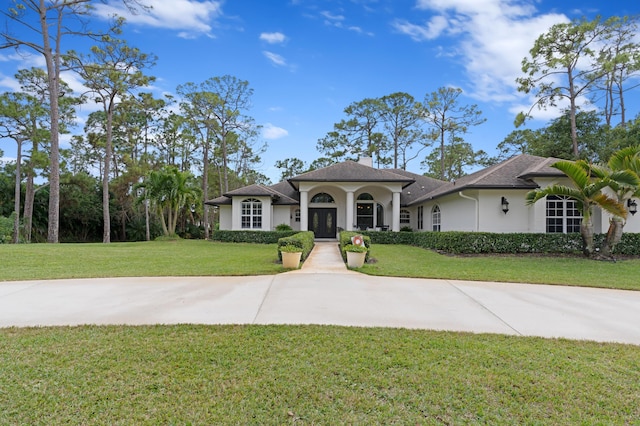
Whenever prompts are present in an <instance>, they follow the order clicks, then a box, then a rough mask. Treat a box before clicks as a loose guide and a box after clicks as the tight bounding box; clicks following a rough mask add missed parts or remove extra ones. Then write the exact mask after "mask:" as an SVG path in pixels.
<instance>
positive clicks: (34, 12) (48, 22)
mask: <svg viewBox="0 0 640 426" xmlns="http://www.w3.org/2000/svg"><path fill="white" fill-rule="evenodd" d="M123 1H124V3H125V4H126V5H127V6H128V7H130V8H132V10H133V9H135V6H136V5H139V4H138V1H137V0H123ZM91 2H92V0H14V1H13V2H12V5H11V6H9V7H8V8H7V9H3V10H2V11H1V13H2V14H3V15H4V16H5V17H6V18H7V19H8V21H9V23H11V24H13V25H15V26H18V27H20V28H22V29H23V30H26V31H25V32H22V33H20V34H21V35H20V36H18V35H16V33H14V32H12V31H11V27H10V26H9V25H7V26H6V27H5V29H3V30H1V31H0V39H2V43H1V44H0V49H6V48H15V49H27V50H31V51H34V52H36V53H37V54H40V55H42V56H43V57H44V61H45V65H46V69H47V79H48V81H47V83H48V94H49V108H50V110H49V114H50V126H51V144H50V147H49V149H50V154H49V224H48V232H47V234H48V235H47V241H48V242H49V243H57V242H58V241H59V235H58V234H59V227H60V143H59V133H60V132H59V108H58V99H59V97H60V70H61V63H62V54H63V52H62V38H63V37H66V36H69V35H74V36H95V35H96V34H95V33H92V32H90V31H87V30H86V28H87V22H86V20H85V18H86V17H87V16H88V15H89V13H90V11H91ZM36 22H37V23H38V24H37V25H36V24H35V23H36Z"/></svg>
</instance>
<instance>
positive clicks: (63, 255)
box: [0, 240, 640, 290]
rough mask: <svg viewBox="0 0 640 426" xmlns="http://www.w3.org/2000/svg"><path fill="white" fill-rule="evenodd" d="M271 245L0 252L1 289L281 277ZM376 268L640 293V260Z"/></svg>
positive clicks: (435, 260) (481, 261)
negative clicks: (77, 281) (123, 280)
mask: <svg viewBox="0 0 640 426" xmlns="http://www.w3.org/2000/svg"><path fill="white" fill-rule="evenodd" d="M277 253H278V252H277V247H276V245H275V244H246V243H220V242H211V241H202V240H178V241H154V242H138V243H112V244H18V245H14V244H0V259H1V260H2V261H1V262H0V281H11V280H31V279H56V278H99V277H122V276H134V277H135V276H212V275H220V276H224V275H236V276H237V275H269V274H276V273H279V272H284V271H286V270H285V269H284V268H282V264H280V263H279V262H278V257H277V256H278V255H277ZM371 256H372V257H373V258H374V259H375V260H376V262H375V263H370V264H365V265H364V267H362V268H360V269H359V271H360V272H363V273H366V274H371V275H381V276H399V277H414V278H441V279H453V280H476V281H503V282H526V283H534V284H536V283H538V284H561V285H577V286H588V287H603V288H618V289H628V290H640V280H638V278H637V276H638V271H640V259H626V260H621V261H618V262H615V263H613V262H601V261H594V260H588V259H585V258H582V257H552V256H466V257H459V256H446V255H441V254H438V253H435V252H433V251H430V250H424V249H421V248H417V247H411V246H400V245H384V244H376V245H374V246H373V247H372V252H371Z"/></svg>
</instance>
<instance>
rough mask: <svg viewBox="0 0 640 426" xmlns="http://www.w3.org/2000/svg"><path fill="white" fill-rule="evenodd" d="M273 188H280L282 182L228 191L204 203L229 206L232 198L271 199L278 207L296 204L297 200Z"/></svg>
mask: <svg viewBox="0 0 640 426" xmlns="http://www.w3.org/2000/svg"><path fill="white" fill-rule="evenodd" d="M274 187H278V188H282V187H284V185H282V182H280V183H279V184H276V185H273V186H271V187H269V186H264V185H257V184H253V185H249V186H243V187H242V188H238V189H234V190H233V191H229V192H227V193H225V194H224V195H223V196H222V197H218V198H215V199H213V200H209V201H206V202H205V204H207V205H212V206H215V205H222V204H231V198H232V197H235V196H237V197H265V196H266V197H271V199H272V200H273V204H280V205H288V204H294V205H295V204H298V200H296V199H295V198H292V197H290V196H288V195H287V194H283V193H282V192H279V191H277V190H276V189H274Z"/></svg>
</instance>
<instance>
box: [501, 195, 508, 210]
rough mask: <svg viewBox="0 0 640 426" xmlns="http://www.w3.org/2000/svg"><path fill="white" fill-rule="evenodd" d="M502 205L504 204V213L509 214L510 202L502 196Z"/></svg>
mask: <svg viewBox="0 0 640 426" xmlns="http://www.w3.org/2000/svg"><path fill="white" fill-rule="evenodd" d="M500 205H501V206H502V211H503V212H504V214H507V212H508V211H509V202H508V201H507V199H506V198H505V197H502V201H501V202H500Z"/></svg>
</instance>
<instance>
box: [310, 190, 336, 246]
mask: <svg viewBox="0 0 640 426" xmlns="http://www.w3.org/2000/svg"><path fill="white" fill-rule="evenodd" d="M331 204H335V200H334V199H333V197H332V196H331V195H330V194H327V193H326V192H320V193H318V194H316V195H314V196H313V197H312V198H311V201H310V202H309V230H310V231H313V233H314V234H315V238H336V222H337V213H338V209H337V208H336V207H329V205H331Z"/></svg>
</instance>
